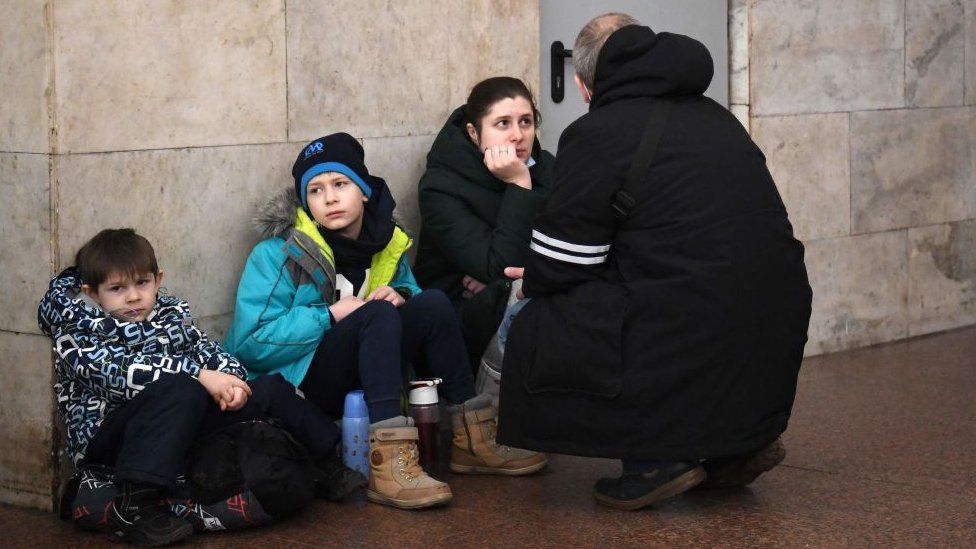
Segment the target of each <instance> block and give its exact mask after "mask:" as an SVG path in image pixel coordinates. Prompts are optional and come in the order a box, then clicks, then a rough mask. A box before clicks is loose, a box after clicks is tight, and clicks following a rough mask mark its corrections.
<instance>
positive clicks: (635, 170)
mask: <svg viewBox="0 0 976 549" xmlns="http://www.w3.org/2000/svg"><path fill="white" fill-rule="evenodd" d="M672 106H673V103H672V102H671V101H668V100H666V99H658V100H655V101H654V103H653V104H652V105H651V114H650V116H648V120H647V126H646V127H645V128H644V136H643V137H641V141H640V144H638V145H637V151H636V152H635V153H634V160H633V161H632V162H631V164H630V171H628V172H627V179H626V181H624V184H623V186H622V187H621V188H620V190H618V191H617V192H616V193H614V195H613V201H612V202H611V203H610V207H611V208H613V213H614V215H615V216H616V217H617V219H618V220H619V221H623V220H624V219H627V217H629V216H630V212H631V210H633V209H634V206H636V205H637V201H636V200H635V199H634V194H633V190H634V189H636V188H637V186H638V185H639V184H640V183H641V181H642V180H643V179H644V176H645V175H646V174H647V170H648V169H649V168H650V167H651V162H653V161H654V156H655V155H656V154H657V145H658V143H659V142H660V141H661V134H663V133H664V125H665V124H666V123H667V121H668V116H669V115H670V114H671V107H672Z"/></svg>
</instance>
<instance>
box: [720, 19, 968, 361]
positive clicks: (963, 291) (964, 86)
mask: <svg viewBox="0 0 976 549" xmlns="http://www.w3.org/2000/svg"><path fill="white" fill-rule="evenodd" d="M729 29H730V40H731V41H732V47H731V48H730V51H731V52H732V59H731V60H730V63H731V67H732V70H730V74H731V76H732V80H733V82H732V83H731V91H732V92H733V93H731V94H730V97H732V103H733V109H738V111H739V112H738V113H737V114H739V115H740V118H745V119H746V120H748V125H747V127H751V131H752V133H753V136H754V138H755V139H756V141H757V142H758V143H759V145H760V147H762V149H763V151H764V152H765V153H766V157H767V162H768V164H769V168H770V170H771V171H772V173H773V175H774V177H775V179H776V182H777V185H778V186H779V188H780V193H781V194H782V196H783V199H784V201H785V202H786V205H787V208H788V210H789V213H790V219H791V221H792V222H793V226H794V229H795V231H796V234H797V235H798V237H799V238H801V239H802V240H803V241H804V242H805V244H806V247H807V266H808V269H809V272H810V278H811V284H812V286H813V290H814V302H813V318H812V320H811V327H810V342H809V343H808V345H807V354H819V353H823V352H830V351H836V350H840V349H846V348H850V347H857V346H861V345H868V344H873V343H879V342H883V341H889V340H894V339H899V338H904V337H909V336H914V335H920V334H926V333H931V332H935V331H939V330H946V329H951V328H955V327H959V326H964V325H969V324H973V323H976V297H974V291H976V289H974V287H976V268H974V262H976V246H974V244H976V240H974V235H976V232H974V227H976V225H974V224H976V154H974V152H976V107H974V106H973V105H974V104H976V84H974V82H976V62H974V59H976V0H910V1H908V2H905V1H904V0H863V1H859V2H850V1H847V0H818V1H816V2H811V1H808V0H730V23H729ZM742 51H747V52H748V55H746V56H745V60H743V55H742V54H741V53H739V54H738V55H737V53H736V52H742ZM742 67H745V68H744V69H743V68H742ZM743 90H748V92H747V93H746V92H744V91H743ZM742 111H747V112H748V114H747V115H746V116H742Z"/></svg>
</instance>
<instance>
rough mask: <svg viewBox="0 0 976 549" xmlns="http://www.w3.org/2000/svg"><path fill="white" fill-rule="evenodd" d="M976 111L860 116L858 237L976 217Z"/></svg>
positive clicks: (854, 166)
mask: <svg viewBox="0 0 976 549" xmlns="http://www.w3.org/2000/svg"><path fill="white" fill-rule="evenodd" d="M974 150H976V109H973V108H969V107H963V108H943V109H911V110H893V111H876V112H861V113H854V114H853V115H852V118H851V210H852V211H851V221H852V230H853V232H854V233H865V232H873V231H883V230H888V229H896V228H903V227H917V226H920V225H926V224H934V223H945V222H950V221H958V220H962V219H968V218H972V217H976V155H974V154H973V151H974Z"/></svg>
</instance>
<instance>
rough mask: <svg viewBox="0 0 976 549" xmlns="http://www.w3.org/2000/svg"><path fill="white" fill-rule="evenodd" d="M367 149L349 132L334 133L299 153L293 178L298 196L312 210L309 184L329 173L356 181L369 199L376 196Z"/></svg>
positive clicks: (293, 170) (292, 171)
mask: <svg viewBox="0 0 976 549" xmlns="http://www.w3.org/2000/svg"><path fill="white" fill-rule="evenodd" d="M363 157H364V154H363V146H362V145H360V144H359V141H356V139H355V138H354V137H353V136H351V135H349V134H348V133H334V134H331V135H326V136H324V137H320V138H318V139H316V140H315V141H312V142H311V143H309V144H308V145H306V146H305V147H304V148H303V149H302V152H300V153H298V158H296V159H295V165H294V166H292V168H291V175H292V177H294V178H295V193H296V194H298V198H299V199H301V201H302V207H303V208H305V209H308V197H307V192H308V182H309V181H311V180H312V178H314V177H315V176H317V175H319V174H323V173H326V172H338V173H341V174H342V175H345V176H346V177H348V178H349V179H351V180H352V182H353V183H355V184H356V186H358V187H359V189H360V190H361V191H363V195H365V196H366V198H367V199H369V197H370V195H372V194H373V190H372V188H370V186H369V183H367V182H368V181H370V180H371V178H370V175H369V171H368V170H367V169H366V164H364V163H363Z"/></svg>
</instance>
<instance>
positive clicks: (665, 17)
mask: <svg viewBox="0 0 976 549" xmlns="http://www.w3.org/2000/svg"><path fill="white" fill-rule="evenodd" d="M539 9H540V14H539V15H540V17H539V20H540V25H541V28H540V32H539V36H540V40H541V41H542V43H541V44H540V47H539V53H540V55H541V58H540V59H539V69H540V70H539V72H540V73H541V77H542V78H541V85H542V87H541V89H540V90H538V95H539V100H540V104H539V109H540V110H541V111H542V126H541V128H540V131H539V133H540V138H541V141H542V147H543V148H544V149H547V150H548V151H549V152H552V153H553V154H555V153H556V144H557V143H558V142H559V135H560V134H561V133H562V131H563V130H564V129H565V128H566V126H568V125H569V124H570V123H571V122H572V121H573V120H576V119H577V118H579V117H580V116H581V115H582V114H583V113H585V112H586V109H587V105H586V103H583V99H582V98H581V97H580V94H579V92H578V91H577V89H576V86H575V84H573V62H572V59H569V58H565V59H563V60H562V62H563V63H565V66H564V75H565V81H564V88H565V95H564V98H563V100H562V101H560V102H558V103H557V102H555V101H554V100H553V97H552V78H551V71H550V66H551V50H552V43H553V42H556V41H559V42H562V43H563V45H564V47H565V48H566V49H570V48H572V47H573V41H574V40H576V34H577V33H579V30H580V29H581V28H583V25H585V24H586V22H587V21H589V20H590V19H592V18H593V17H596V16H597V15H600V14H603V13H607V12H611V11H616V12H623V13H627V14H630V15H632V16H634V17H635V18H637V20H638V21H640V22H641V23H642V24H644V25H647V26H649V27H651V28H652V29H654V30H655V31H667V32H674V33H678V34H686V35H688V36H691V37H692V38H695V39H696V40H699V41H701V42H702V43H703V44H705V47H707V48H708V51H709V52H710V53H711V54H712V60H713V61H714V63H715V76H714V77H713V78H712V84H711V85H710V86H709V87H708V91H706V92H705V95H707V96H709V97H711V98H712V99H714V100H716V101H718V102H719V103H721V104H722V105H726V106H728V103H729V53H728V51H729V47H728V46H729V40H728V3H727V2H726V1H725V0H540V3H539Z"/></svg>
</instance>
